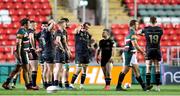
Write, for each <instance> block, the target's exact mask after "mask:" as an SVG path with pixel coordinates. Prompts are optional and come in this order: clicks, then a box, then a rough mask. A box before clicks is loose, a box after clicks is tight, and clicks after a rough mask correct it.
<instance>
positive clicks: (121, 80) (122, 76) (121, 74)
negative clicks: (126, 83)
mask: <svg viewBox="0 0 180 96" xmlns="http://www.w3.org/2000/svg"><path fill="white" fill-rule="evenodd" d="M124 77H125V74H124V73H122V72H121V73H120V74H119V79H118V84H117V87H116V88H120V87H121V84H122V82H123V80H124Z"/></svg>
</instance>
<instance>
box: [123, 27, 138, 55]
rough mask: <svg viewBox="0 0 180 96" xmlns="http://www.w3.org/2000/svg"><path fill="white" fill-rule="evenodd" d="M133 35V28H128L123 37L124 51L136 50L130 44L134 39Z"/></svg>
mask: <svg viewBox="0 0 180 96" xmlns="http://www.w3.org/2000/svg"><path fill="white" fill-rule="evenodd" d="M133 35H135V30H134V29H132V28H130V29H129V34H128V35H127V36H126V38H125V46H124V47H125V48H124V49H125V52H136V51H137V50H136V48H135V47H134V46H133V45H132V41H134V40H136V37H134V36H133Z"/></svg>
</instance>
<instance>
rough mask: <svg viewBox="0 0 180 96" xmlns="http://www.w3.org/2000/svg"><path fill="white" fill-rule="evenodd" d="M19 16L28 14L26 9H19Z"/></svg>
mask: <svg viewBox="0 0 180 96" xmlns="http://www.w3.org/2000/svg"><path fill="white" fill-rule="evenodd" d="M17 12H18V15H19V16H21V15H25V14H26V12H25V10H24V9H18V11H17Z"/></svg>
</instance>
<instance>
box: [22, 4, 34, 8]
mask: <svg viewBox="0 0 180 96" xmlns="http://www.w3.org/2000/svg"><path fill="white" fill-rule="evenodd" d="M33 6H35V5H34V4H33ZM33 6H32V5H31V3H25V4H24V9H31V8H33Z"/></svg>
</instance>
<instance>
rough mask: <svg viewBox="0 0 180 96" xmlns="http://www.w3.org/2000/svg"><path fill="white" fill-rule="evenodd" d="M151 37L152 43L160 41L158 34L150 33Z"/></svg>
mask: <svg viewBox="0 0 180 96" xmlns="http://www.w3.org/2000/svg"><path fill="white" fill-rule="evenodd" d="M149 38H150V43H153V44H157V43H158V41H159V36H158V35H149Z"/></svg>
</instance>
